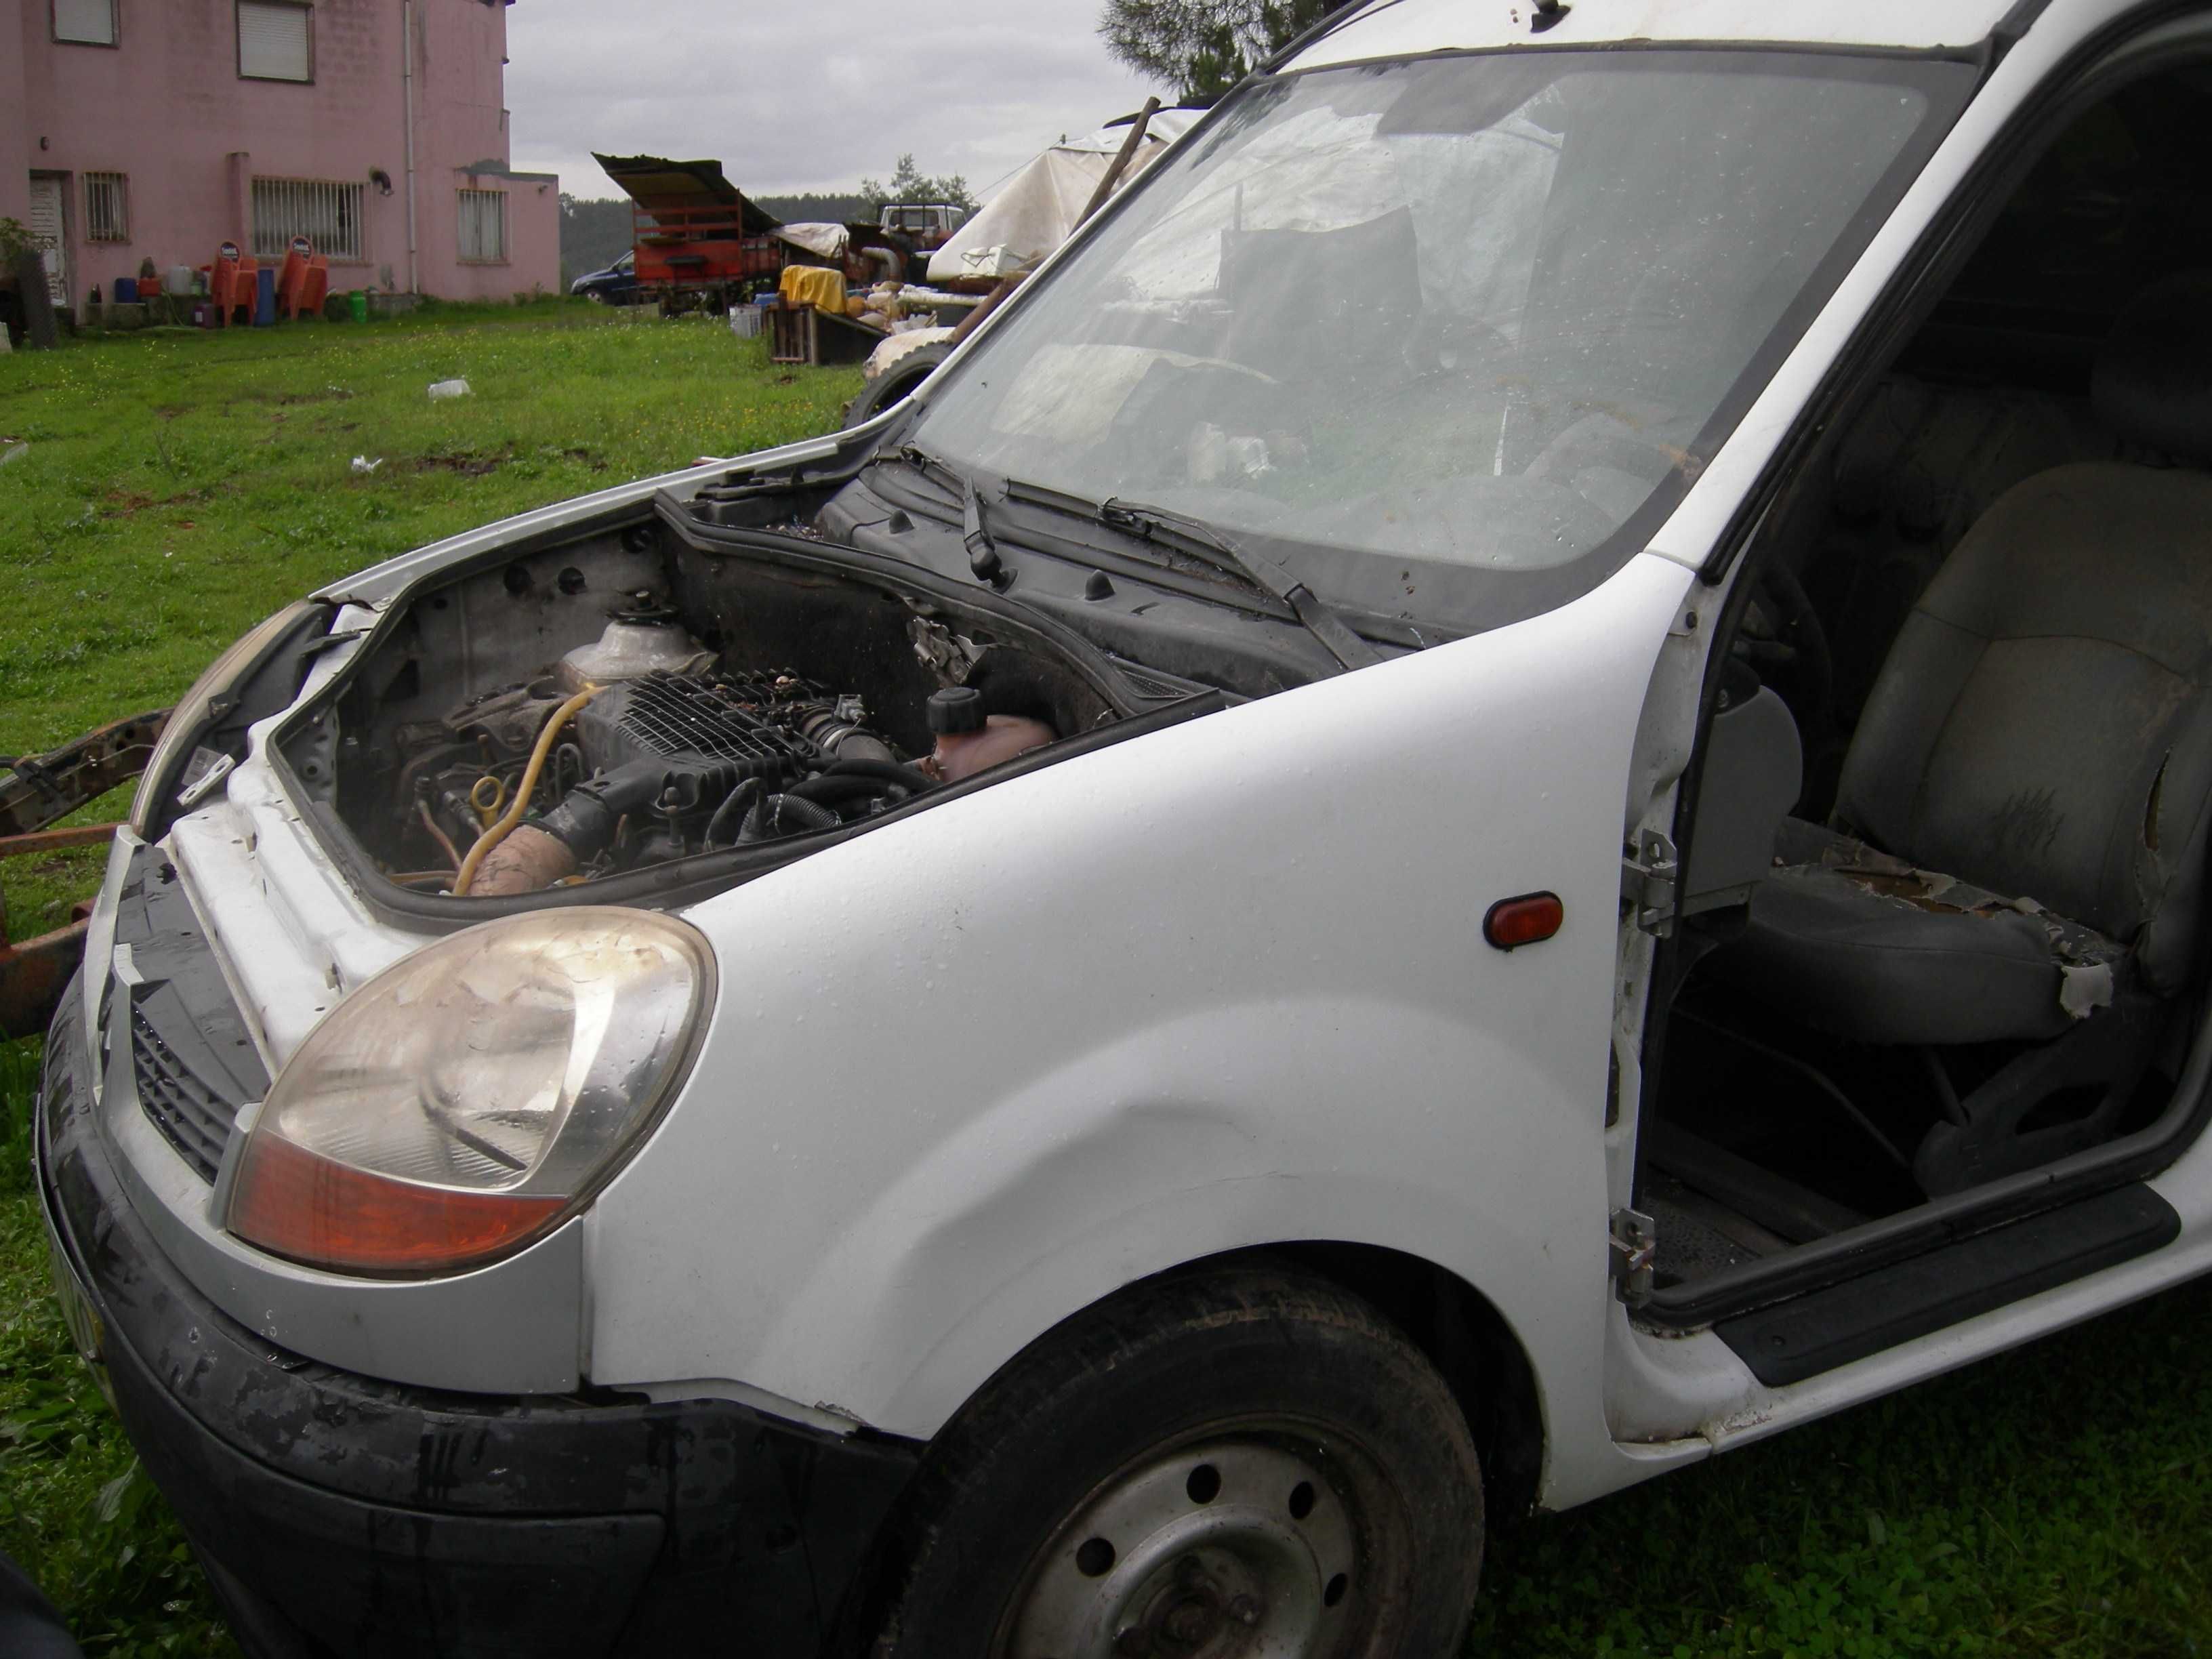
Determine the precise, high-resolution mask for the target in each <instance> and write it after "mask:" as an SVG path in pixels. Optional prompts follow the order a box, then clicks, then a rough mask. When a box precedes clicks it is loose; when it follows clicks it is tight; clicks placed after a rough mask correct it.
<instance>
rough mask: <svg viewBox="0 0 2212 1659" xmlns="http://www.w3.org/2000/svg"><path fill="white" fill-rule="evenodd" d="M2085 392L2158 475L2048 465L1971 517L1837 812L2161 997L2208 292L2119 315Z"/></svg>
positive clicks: (1888, 671)
mask: <svg viewBox="0 0 2212 1659" xmlns="http://www.w3.org/2000/svg"><path fill="white" fill-rule="evenodd" d="M2092 397H2093V402H2094V404H2095V405H2096V408H2097V412H2098V414H2099V416H2100V418H2101V419H2102V420H2104V421H2105V422H2106V423H2107V424H2108V425H2110V426H2112V428H2115V429H2116V430H2117V431H2118V432H2119V433H2120V435H2122V436H2123V437H2124V438H2127V439H2130V440H2132V441H2136V442H2138V443H2141V444H2142V445H2144V446H2146V447H2149V448H2152V449H2154V450H2156V451H2158V452H2159V453H2160V459H2166V460H2170V461H2172V462H2175V463H2179V465H2133V464H2127V463H2121V462H2093V463H2087V464H2083V465H2070V466H2062V467H2057V468H2053V469H2052V470H2051V471H2046V472H2040V473H2038V474H2036V475H2035V476H2033V477H2030V478H2027V479H2026V480H2025V481H2023V482H2022V483H2019V484H2017V485H2015V486H2014V488H2013V489H2010V490H2008V491H2007V492H2006V493H2005V494H2004V495H2002V496H2001V497H2000V498H1999V499H1998V500H1997V501H1996V503H1995V504H1994V505H1992V506H1991V507H1990V510H1989V511H1988V512H1987V513H1984V515H1983V516H1982V518H1981V520H1979V521H1978V523H1976V524H1975V525H1974V526H1973V527H1972V529H1971V530H1969V531H1968V532H1966V537H1965V538H1964V539H1963V540H1961V541H1960V544H1959V546H1958V548H1957V549H1956V550H1954V552H1953V553H1952V555H1951V556H1950V557H1949V558H1948V560H1946V561H1945V562H1944V565H1943V568H1942V570H1941V571H1939V572H1938V573H1937V574H1936V580H1934V581H1933V582H1931V583H1930V584H1929V586H1928V590H1927V592H1924V593H1923V595H1922V596H1921V598H1920V600H1919V603H1918V604H1917V605H1915V606H1914V608H1913V611H1912V614H1911V616H1910V617H1907V618H1906V620H1905V626H1904V628H1903V629H1902V630H1900V632H1899V635H1898V637H1897V641H1896V642H1895V644H1894V645H1893V647H1891V649H1890V653H1889V657H1888V659H1887V662H1885V663H1884V665H1883V666H1882V671H1881V676H1880V678H1878V679H1877V680H1876V682H1875V689H1874V691H1873V693H1872V695H1871V696H1869V699H1868V701H1867V705H1866V709H1865V712H1864V714H1863V716H1862V718H1861V720H1860V722H1859V726H1858V729H1857V732H1856V733H1855V734H1854V736H1853V738H1852V740H1851V747H1850V755H1849V756H1848V757H1847V758H1846V760H1845V762H1844V773H1843V778H1842V781H1841V785H1840V787H1839V789H1838V797H1837V806H1836V816H1837V818H1838V820H1839V821H1840V822H1841V823H1844V825H1846V826H1847V827H1849V828H1850V829H1854V830H1855V831H1857V833H1859V834H1861V835H1863V836H1865V837H1866V838H1867V839H1869V840H1870V841H1872V842H1875V844H1876V845H1878V846H1881V847H1882V848H1886V849H1887V851H1889V852H1892V853H1894V854H1898V855H1899V856H1900V857H1903V858H1907V859H1911V860H1913V861H1914V862H1915V863H1917V864H1921V865H1924V866H1928V867H1929V868H1931V869H1936V870H1941V871H1943V872H1947V873H1948V874H1950V875H1954V876H1957V877H1959V878H1962V879H1964V880H1966V881H1970V882H1972V883H1974V884H1977V885H1978V886H1983V887H1987V888H1990V889H1991V890H1995V891H1997V892H2001V893H2009V894H2014V895H2016V896H2021V897H2027V898H2033V899H2034V900H2036V901H2038V902H2040V903H2042V904H2044V905H2045V906H2047V907H2048V908H2051V909H2053V910H2056V911H2057V912H2059V913H2060V914H2062V915H2067V916H2069V917H2072V918H2073V919H2075V920H2076V921H2083V922H2087V924H2088V925H2090V926H2091V927H2095V928H2097V929H2098V930H2100V932H2103V933H2106V934H2108V935H2110V936H2112V937H2113V938H2116V939H2126V940H2133V941H2134V942H2135V943H2136V945H2137V951H2138V958H2139V960H2140V961H2141V963H2142V966H2143V968H2144V970H2145V972H2146V975H2147V976H2148V978H2149V979H2150V981H2151V982H2152V983H2153V984H2154V985H2156V986H2158V987H2160V988H2169V989H2170V988H2174V987H2178V986H2179V983H2180V982H2181V980H2182V978H2183V977H2184V976H2185V975H2186V973H2187V971H2188V969H2189V967H2190V965H2191V957H2192V956H2193V953H2194V942H2195V939H2196V938H2197V909H2198V907H2199V902H2200V899H2201V895H2202V883H2203V866H2204V851H2205V848H2204V842H2205V835H2206V829H2207V814H2208V809H2212V474H2208V473H2206V472H2204V471H2198V470H2196V469H2197V468H2198V467H2200V466H2203V465H2207V464H2212V276H2192V277H2190V278H2185V279H2182V280H2180V281H2178V282H2174V283H2164V284H2160V286H2159V287H2157V288H2155V289H2151V290H2148V291H2147V292H2146V293H2145V294H2144V295H2142V296H2141V297H2140V298H2139V299H2138V300H2137V301H2135V302H2134V303H2133V304H2131V305H2130V307H2129V309H2128V311H2127V313H2125V314H2124V316H2123V317H2122V319H2121V320H2120V322H2119V323H2118V325H2116V327H2115V328H2114V330H2113V332H2112V337H2111V339H2110V340H2109V341H2108V342H2107V343H2106V348H2105V350H2104V352H2103V354H2102V356H2101V357H2100V362H2099V365H2098V368H2097V372H2096V377H2095V380H2094V381H2093V388H2092Z"/></svg>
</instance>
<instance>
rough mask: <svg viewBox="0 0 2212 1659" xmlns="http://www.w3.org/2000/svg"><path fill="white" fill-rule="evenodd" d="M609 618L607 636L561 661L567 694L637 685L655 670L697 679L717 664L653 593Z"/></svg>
mask: <svg viewBox="0 0 2212 1659" xmlns="http://www.w3.org/2000/svg"><path fill="white" fill-rule="evenodd" d="M609 617H610V618H611V619H610V620H609V622H608V623H607V630H606V632H605V633H604V634H602V635H599V638H598V639H596V640H594V641H592V643H591V644H589V645H580V646H578V647H576V648H575V649H574V651H571V652H570V653H568V655H567V656H565V657H563V658H562V659H561V665H560V667H559V668H557V669H556V670H555V671H554V677H555V678H556V679H558V680H559V681H560V682H561V684H562V688H563V689H564V690H569V691H581V690H584V689H585V688H586V686H592V685H612V684H615V682H617V680H634V679H638V678H641V677H642V676H644V675H647V674H650V673H652V672H653V670H655V669H656V668H665V669H666V670H668V671H669V672H671V674H696V673H697V672H699V671H701V670H702V669H704V668H706V667H707V666H708V665H709V664H711V663H712V662H713V661H714V653H713V652H711V651H702V650H701V649H700V647H699V641H696V640H695V639H693V638H692V637H691V635H690V634H688V633H687V632H685V631H684V624H683V623H681V622H679V621H678V620H677V617H676V613H675V611H671V610H670V609H669V608H668V607H667V606H665V605H656V604H654V603H653V596H652V595H651V594H649V593H641V594H639V595H638V596H637V603H636V604H635V605H631V606H629V608H627V609H623V610H619V611H611V612H610V613H609Z"/></svg>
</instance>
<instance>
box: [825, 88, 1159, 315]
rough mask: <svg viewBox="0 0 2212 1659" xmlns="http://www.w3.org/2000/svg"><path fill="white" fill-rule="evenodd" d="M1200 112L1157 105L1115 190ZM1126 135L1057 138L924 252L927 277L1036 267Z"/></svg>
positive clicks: (1108, 131) (1117, 130) (1118, 131)
mask: <svg viewBox="0 0 2212 1659" xmlns="http://www.w3.org/2000/svg"><path fill="white" fill-rule="evenodd" d="M1198 115H1199V112H1197V111H1195V110H1187V109H1163V110H1155V111H1154V112H1152V120H1151V122H1150V123H1149V124H1148V125H1146V128H1145V142H1144V144H1143V146H1142V147H1141V148H1140V149H1139V150H1138V151H1137V153H1136V154H1135V155H1133V156H1131V157H1130V158H1129V165H1128V167H1127V169H1126V170H1125V171H1124V172H1123V173H1122V174H1121V184H1120V185H1116V186H1115V188H1116V189H1125V188H1127V185H1128V183H1129V181H1130V180H1131V179H1134V178H1135V177H1136V176H1137V175H1138V174H1139V173H1142V172H1143V171H1144V170H1145V169H1146V167H1149V166H1150V165H1151V164H1152V162H1153V161H1156V160H1158V157H1159V155H1160V152H1161V151H1162V150H1164V149H1166V148H1167V147H1168V146H1169V145H1170V144H1171V143H1174V142H1175V141H1176V139H1177V138H1180V137H1182V135H1183V134H1184V133H1185V132H1186V131H1188V130H1189V127H1190V124H1191V123H1192V122H1193V121H1195V120H1196V119H1197V118H1198ZM1128 136H1129V129H1128V127H1127V125H1126V124H1125V125H1121V126H1115V127H1101V128H1099V130H1098V131H1096V132H1094V133H1091V135H1090V136H1089V137H1083V138H1075V139H1071V140H1069V141H1068V142H1067V143H1064V144H1054V146H1053V147H1052V148H1051V149H1048V150H1047V151H1045V153H1044V154H1043V155H1040V156H1038V157H1037V158H1036V161H1032V162H1030V164H1029V165H1028V166H1027V167H1024V168H1023V169H1022V170H1021V171H1020V172H1019V173H1016V174H1015V175H1014V176H1013V177H1012V179H1008V180H1007V181H1006V185H1005V187H1004V188H1003V189H1001V190H1000V191H999V193H998V194H997V195H995V196H994V197H992V198H991V199H990V202H989V203H988V204H987V205H986V206H985V207H984V208H983V209H982V210H981V211H979V212H978V213H977V214H976V215H975V217H974V218H972V219H970V220H969V222H967V223H966V224H964V225H963V226H961V227H960V228H959V229H958V230H957V231H955V232H953V233H952V240H951V241H949V242H947V243H945V246H943V247H941V248H939V249H938V250H937V252H934V253H933V254H931V255H930V256H929V280H930V281H931V282H933V283H943V282H949V281H951V279H952V278H954V277H956V276H1012V275H1013V274H1014V273H1015V272H1016V271H1021V270H1029V269H1030V267H1031V266H1033V265H1035V264H1036V263H1037V261H1038V260H1040V259H1042V258H1044V256H1045V255H1046V254H1048V253H1049V252H1052V251H1053V249H1054V248H1056V247H1058V246H1060V244H1061V243H1062V242H1064V241H1066V240H1067V233H1068V232H1069V231H1071V230H1073V229H1074V228H1075V216H1076V215H1077V214H1079V213H1080V212H1082V211H1083V209H1084V206H1085V204H1086V203H1088V202H1089V201H1090V200H1091V192H1092V191H1095V190H1097V188H1098V181H1099V180H1100V179H1103V178H1104V177H1105V176H1106V169H1107V168H1108V167H1111V166H1113V165H1114V158H1115V155H1119V154H1120V153H1121V145H1122V143H1123V142H1124V141H1125V140H1126V139H1127V137H1128ZM787 228H788V227H787Z"/></svg>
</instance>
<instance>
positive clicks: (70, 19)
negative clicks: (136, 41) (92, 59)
mask: <svg viewBox="0 0 2212 1659" xmlns="http://www.w3.org/2000/svg"><path fill="white" fill-rule="evenodd" d="M54 39H55V40H82V41H83V42H85V43H86V44H88V45H89V46H113V45H114V44H115V0H54Z"/></svg>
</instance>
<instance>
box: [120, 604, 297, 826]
mask: <svg viewBox="0 0 2212 1659" xmlns="http://www.w3.org/2000/svg"><path fill="white" fill-rule="evenodd" d="M327 609H328V607H327V606H324V605H317V604H316V603H315V602H314V601H313V600H312V599H301V601H300V602H299V603H298V604H296V605H287V606H285V607H284V609H283V610H282V611H278V612H277V613H276V615H275V616H273V617H270V618H269V619H268V620H267V621H266V622H264V623H261V624H260V625H259V626H258V627H256V628H255V629H253V630H252V632H251V633H249V634H247V635H246V636H245V637H244V638H243V639H241V640H240V641H238V642H237V643H236V644H235V645H234V646H232V647H230V649H229V650H228V651H226V652H224V653H222V655H221V656H220V657H217V658H216V659H215V661H214V663H213V664H212V665H210V667H209V669H208V671H207V672H206V673H204V674H203V675H201V676H200V677H199V678H198V679H197V680H195V681H194V682H193V683H192V689H191V690H189V691H187V692H185V695H184V696H183V697H182V698H181V699H179V702H178V703H177V706H176V708H174V709H173V710H172V711H171V712H170V714H169V718H168V721H167V724H165V725H164V726H162V727H161V737H160V738H159V739H158V740H157V741H156V742H155V744H154V752H153V754H152V755H151V756H150V757H148V759H147V762H146V773H145V775H144V776H143V777H142V778H141V779H139V781H138V794H137V799H135V800H133V801H132V802H131V828H132V829H135V830H137V832H138V834H139V835H141V836H144V837H145V838H146V839H147V840H149V841H151V840H153V839H154V838H155V836H158V835H160V834H161V832H162V831H163V830H164V829H167V828H168V827H169V825H168V818H169V810H170V808H171V807H173V806H174V805H178V804H179V802H178V799H177V797H178V794H179V792H180V791H182V790H185V789H187V788H190V787H193V786H196V785H197V786H199V787H208V786H210V785H211V784H212V783H213V781H214V780H215V779H216V778H220V777H221V776H222V774H223V773H225V772H227V771H228V770H229V766H228V764H226V763H227V762H228V761H230V760H234V759H235V758H236V757H234V756H228V755H225V754H223V753H222V752H221V751H218V750H211V749H208V750H204V749H202V747H201V744H202V740H203V739H204V738H206V737H207V736H208V735H209V731H210V727H212V726H215V725H216V722H218V721H219V720H222V717H223V716H224V715H226V714H229V713H230V712H231V710H232V708H234V706H235V704H236V696H235V693H236V691H237V689H238V683H239V682H240V680H242V679H243V678H246V675H248V674H249V673H251V672H252V671H253V670H254V669H256V668H258V666H260V665H261V660H262V659H263V658H264V657H265V656H267V655H268V654H269V653H270V651H271V650H272V649H274V648H275V647H276V643H277V641H280V640H282V639H283V637H284V636H285V635H287V634H289V633H290V632H292V631H293V630H294V629H296V628H298V627H299V626H300V625H301V623H302V622H303V621H304V620H305V618H306V617H307V615H308V614H309V613H312V612H316V611H325V610H327ZM185 804H186V805H198V800H197V797H195V799H193V800H192V801H191V802H189V803H185Z"/></svg>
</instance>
